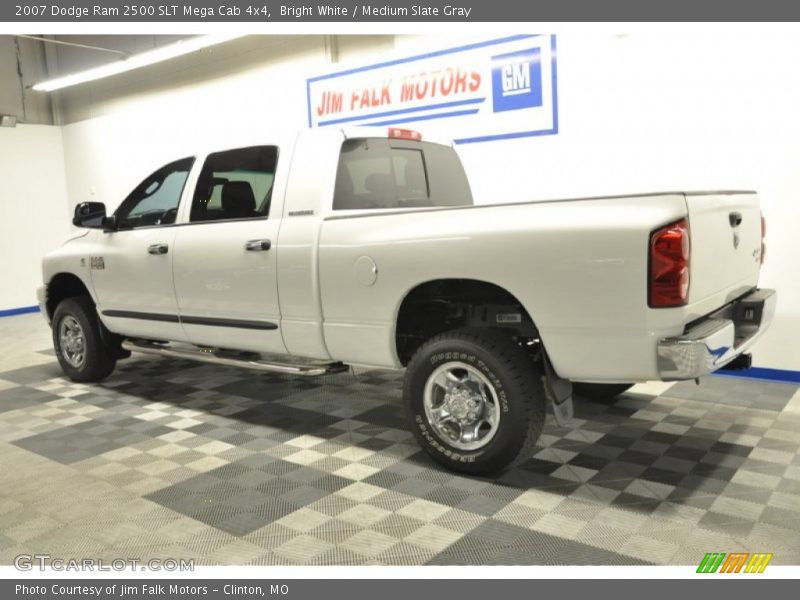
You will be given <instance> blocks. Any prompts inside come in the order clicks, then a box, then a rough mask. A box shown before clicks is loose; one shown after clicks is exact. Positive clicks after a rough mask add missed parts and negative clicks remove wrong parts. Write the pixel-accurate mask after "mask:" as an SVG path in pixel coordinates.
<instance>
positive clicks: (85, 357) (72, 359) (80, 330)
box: [53, 296, 117, 382]
mask: <svg viewBox="0 0 800 600" xmlns="http://www.w3.org/2000/svg"><path fill="white" fill-rule="evenodd" d="M102 327H103V325H102V323H100V321H99V319H98V318H97V311H96V310H95V306H94V302H92V300H91V298H88V297H86V296H78V297H74V298H67V299H66V300H62V301H61V302H60V303H59V305H58V306H57V307H56V310H55V311H54V313H53V347H54V348H55V351H56V356H57V357H58V362H59V363H60V364H61V368H62V369H63V371H64V373H65V374H66V375H67V377H69V378H70V379H72V380H73V381H79V382H92V381H100V380H101V379H105V378H106V377H108V376H109V375H110V374H111V372H112V371H113V370H114V367H115V366H116V364H117V359H116V358H115V348H114V347H113V345H112V343H111V341H110V340H109V337H110V334H107V335H105V336H104V335H103V331H102ZM106 333H107V332H106Z"/></svg>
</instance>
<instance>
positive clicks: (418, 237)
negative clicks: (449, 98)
mask: <svg viewBox="0 0 800 600" xmlns="http://www.w3.org/2000/svg"><path fill="white" fill-rule="evenodd" d="M73 222H74V224H75V225H76V226H78V227H80V228H83V229H82V230H80V231H79V232H78V233H77V234H76V235H75V236H73V237H72V238H71V239H70V240H68V241H67V242H66V243H65V244H64V245H63V246H61V248H59V249H58V250H56V251H54V252H52V253H50V254H49V255H47V256H46V257H45V259H44V266H43V272H44V273H43V275H44V285H43V286H42V287H41V288H40V289H39V302H40V305H41V308H42V312H43V314H44V315H45V316H46V317H47V319H48V321H49V322H50V323H51V326H52V329H53V341H54V345H55V349H56V354H57V356H58V360H59V362H60V363H61V366H62V368H63V370H64V372H65V373H66V374H67V375H68V376H69V377H70V378H72V379H73V380H75V381H83V382H88V381H98V380H101V379H103V378H104V377H106V376H108V375H109V374H110V373H111V372H112V371H113V369H114V367H115V364H116V361H117V360H118V359H122V358H126V357H127V356H129V355H130V352H131V351H138V352H144V353H149V354H156V355H163V356H170V357H181V358H191V359H196V360H200V361H204V362H209V363H216V364H224V365H234V366H240V367H247V368H252V369H260V370H264V371H272V372H280V373H287V374H295V375H305V376H312V375H325V374H329V373H334V372H337V371H340V370H342V369H346V368H348V367H349V366H359V367H376V368H387V369H404V368H405V369H406V379H405V386H404V398H405V400H404V401H405V405H406V407H407V412H408V418H409V423H410V425H409V426H410V427H411V428H412V430H413V432H414V434H415V435H416V437H417V439H418V441H419V443H420V444H421V445H422V447H423V448H424V449H425V450H426V451H427V452H428V453H429V454H430V455H431V456H433V457H434V458H435V459H436V460H438V461H439V462H441V463H442V464H444V465H446V466H448V467H450V468H453V469H456V470H459V471H462V472H467V473H473V474H481V473H490V472H493V471H497V470H500V469H503V468H505V467H508V466H509V465H511V464H513V463H514V462H515V461H517V460H518V459H524V458H526V457H527V456H529V455H530V449H531V447H532V445H533V444H534V442H535V441H536V439H537V438H538V436H539V434H540V432H541V430H542V427H543V424H544V420H545V411H546V408H547V406H548V404H551V405H552V406H553V408H554V413H555V416H556V418H557V420H558V422H559V423H565V422H567V420H568V419H569V417H570V416H571V410H572V393H573V389H574V390H575V392H576V393H577V394H583V395H586V396H611V395H614V394H619V393H621V392H622V391H624V390H626V389H627V388H628V387H630V385H632V384H633V383H634V382H641V381H647V380H680V379H694V378H697V377H699V376H701V375H705V374H707V373H710V372H712V371H715V370H717V369H720V368H723V367H725V366H726V365H727V367H728V368H731V367H739V368H741V367H746V366H748V365H749V354H747V353H746V352H747V349H748V348H749V347H750V346H751V345H752V343H753V342H754V341H755V340H756V339H757V338H758V337H759V335H760V334H761V333H763V331H764V330H765V329H766V328H767V326H768V325H769V323H770V321H771V319H772V316H773V313H774V308H775V298H776V296H775V293H774V292H773V291H772V290H765V289H758V288H757V287H756V286H757V283H758V277H759V270H760V265H761V262H762V260H763V257H764V245H763V243H764V242H763V237H764V225H763V218H762V216H761V213H760V209H759V203H758V198H757V196H756V195H755V194H754V193H752V192H732V191H731V192H729V191H722V192H701V193H681V192H674V193H662V194H642V195H638V196H618V197H605V198H588V199H568V200H553V201H547V202H531V203H518V204H493V205H482V206H476V205H474V204H473V200H472V195H471V192H470V188H469V184H468V181H467V177H466V175H465V173H464V170H463V167H462V166H461V162H460V160H459V158H458V155H457V153H456V151H455V150H454V149H453V147H452V145H451V144H448V143H441V142H435V141H431V140H428V139H427V138H425V139H423V138H422V136H421V135H420V134H418V133H417V132H413V131H409V130H405V129H395V128H391V129H389V130H388V131H387V130H386V129H381V130H373V129H352V130H349V129H345V130H341V129H333V128H329V129H318V130H308V131H303V132H300V133H299V134H298V133H295V134H292V135H287V136H281V135H277V136H275V137H274V138H270V137H269V136H264V137H262V138H259V140H258V141H257V142H256V143H253V144H250V145H248V144H241V145H239V146H238V147H235V148H232V149H215V150H214V151H212V152H210V153H209V152H206V153H202V154H201V153H198V154H197V155H195V156H189V157H185V158H182V159H180V160H177V161H175V162H171V163H169V164H167V165H165V166H164V167H162V168H160V169H158V170H157V171H156V172H155V173H153V174H152V175H150V176H149V177H147V178H146V179H145V180H144V181H142V183H141V184H139V185H138V186H137V187H136V188H135V189H134V190H133V191H132V192H131V193H130V195H128V197H127V198H125V200H124V201H123V202H122V203H121V204H120V205H119V208H117V209H116V211H115V212H114V213H113V214H112V215H107V214H106V210H105V206H104V205H103V204H102V203H95V202H87V203H82V204H79V205H78V206H77V207H76V209H75V216H74V221H73ZM572 382H575V385H574V387H573V385H572Z"/></svg>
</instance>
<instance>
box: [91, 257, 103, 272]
mask: <svg viewBox="0 0 800 600" xmlns="http://www.w3.org/2000/svg"><path fill="white" fill-rule="evenodd" d="M90 260H91V268H92V269H93V270H95V271H102V270H103V269H105V268H106V263H105V261H104V260H103V257H102V256H92V257H91V258H90Z"/></svg>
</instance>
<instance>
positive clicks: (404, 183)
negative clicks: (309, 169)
mask: <svg viewBox="0 0 800 600" xmlns="http://www.w3.org/2000/svg"><path fill="white" fill-rule="evenodd" d="M471 204H472V194H471V192H470V189H469V183H468V182H467V177H466V175H465V173H464V168H463V167H462V166H461V161H459V159H458V155H457V154H456V152H455V151H454V150H453V149H452V148H450V147H448V146H443V145H440V144H432V143H429V142H420V141H406V140H395V139H385V138H351V139H348V140H345V142H344V143H343V144H342V149H341V153H340V155H339V168H338V171H337V173H336V187H335V190H334V196H333V209H334V210H354V209H355V210H358V209H376V208H377V209H397V208H414V207H424V206H469V205H471Z"/></svg>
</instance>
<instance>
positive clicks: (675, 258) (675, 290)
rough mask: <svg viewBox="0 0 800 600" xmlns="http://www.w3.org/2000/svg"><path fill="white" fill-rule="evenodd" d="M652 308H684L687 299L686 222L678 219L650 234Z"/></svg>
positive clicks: (687, 248)
mask: <svg viewBox="0 0 800 600" xmlns="http://www.w3.org/2000/svg"><path fill="white" fill-rule="evenodd" d="M649 283H650V285H649V289H648V305H649V306H650V307H651V308H664V307H668V306H683V305H684V304H686V301H687V299H688V297H689V222H688V221H687V220H686V219H681V220H680V221H678V222H677V223H672V224H671V225H667V226H666V227H662V228H661V229H657V230H656V231H654V232H653V233H651V234H650V281H649Z"/></svg>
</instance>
